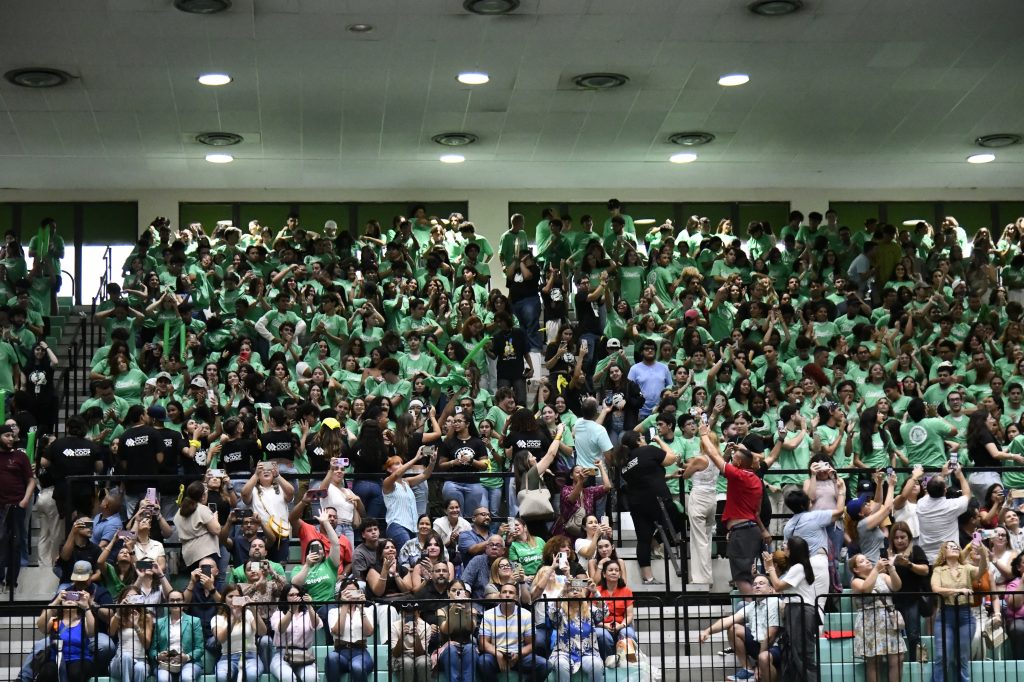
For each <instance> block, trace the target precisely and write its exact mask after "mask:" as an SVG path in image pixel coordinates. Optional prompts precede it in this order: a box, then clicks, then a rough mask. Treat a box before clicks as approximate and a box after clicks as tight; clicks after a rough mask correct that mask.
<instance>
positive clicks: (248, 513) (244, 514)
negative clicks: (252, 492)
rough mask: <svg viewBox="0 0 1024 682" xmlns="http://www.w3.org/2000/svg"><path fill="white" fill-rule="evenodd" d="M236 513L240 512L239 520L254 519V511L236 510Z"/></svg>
mask: <svg viewBox="0 0 1024 682" xmlns="http://www.w3.org/2000/svg"><path fill="white" fill-rule="evenodd" d="M235 511H236V512H238V518H240V519H249V518H252V509H236V510H235Z"/></svg>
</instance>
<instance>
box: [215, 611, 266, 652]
mask: <svg viewBox="0 0 1024 682" xmlns="http://www.w3.org/2000/svg"><path fill="white" fill-rule="evenodd" d="M226 619H227V616H225V615H223V614H218V615H216V616H214V617H213V620H212V621H210V629H211V630H212V631H213V632H217V628H220V627H223V626H224V622H225V620H226ZM243 634H244V639H243ZM222 646H223V648H224V653H228V652H230V653H232V654H240V653H243V652H247V651H256V618H255V616H253V614H252V611H249V610H246V611H245V628H244V629H243V628H242V620H241V619H235V620H233V621H232V622H231V631H230V632H229V633H228V641H226V642H224V643H223V644H222Z"/></svg>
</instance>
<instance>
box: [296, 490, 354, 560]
mask: <svg viewBox="0 0 1024 682" xmlns="http://www.w3.org/2000/svg"><path fill="white" fill-rule="evenodd" d="M310 492H313V491H310ZM308 504H309V500H308V499H307V497H306V496H303V498H302V502H301V503H300V504H297V505H295V509H296V510H298V511H299V513H300V514H301V505H308ZM324 511H326V512H327V516H326V520H325V521H324V522H321V523H320V525H317V526H314V525H313V524H311V523H306V522H305V521H303V520H301V519H298V522H299V524H298V527H299V545H300V548H301V549H300V553H299V556H306V545H308V544H309V543H310V542H312V541H313V540H319V541H320V543H321V544H322V545H323V546H324V547H330V546H331V542H330V538H328V537H327V535H326V534H325V533H324V529H323V524H324V523H329V524H331V527H333V528H337V526H338V510H337V509H335V508H334V507H326V508H325V509H324ZM292 515H293V516H294V511H293V513H292ZM292 523H293V526H294V522H292ZM338 552H339V562H338V576H339V577H341V576H344V575H348V571H349V568H350V567H351V566H352V543H351V542H349V541H348V538H347V537H345V536H344V535H341V534H340V533H339V534H338Z"/></svg>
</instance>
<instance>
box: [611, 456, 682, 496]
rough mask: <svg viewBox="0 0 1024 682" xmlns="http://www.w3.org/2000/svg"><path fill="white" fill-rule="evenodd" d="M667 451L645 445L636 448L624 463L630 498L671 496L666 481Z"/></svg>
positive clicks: (623, 472) (624, 475) (624, 473)
mask: <svg viewBox="0 0 1024 682" xmlns="http://www.w3.org/2000/svg"><path fill="white" fill-rule="evenodd" d="M663 461H665V453H664V452H663V451H662V449H661V448H656V447H654V446H653V445H644V446H642V447H639V448H634V449H633V451H632V452H630V453H629V457H627V459H626V462H625V463H624V464H623V465H622V469H621V473H622V478H624V479H625V481H626V483H627V484H628V487H627V488H626V491H627V492H628V494H629V497H630V499H644V498H647V499H650V498H653V497H660V498H667V497H671V495H670V493H669V491H668V485H667V484H666V483H665V467H664V466H663V465H662V462H663Z"/></svg>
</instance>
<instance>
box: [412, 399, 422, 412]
mask: <svg viewBox="0 0 1024 682" xmlns="http://www.w3.org/2000/svg"><path fill="white" fill-rule="evenodd" d="M422 407H423V401H422V400H418V399H416V398H413V399H412V400H410V401H409V411H410V412H412V411H416V410H419V409H421V408H422Z"/></svg>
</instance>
